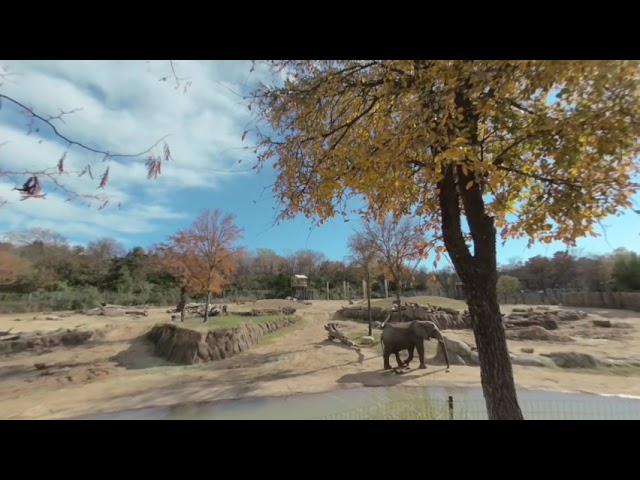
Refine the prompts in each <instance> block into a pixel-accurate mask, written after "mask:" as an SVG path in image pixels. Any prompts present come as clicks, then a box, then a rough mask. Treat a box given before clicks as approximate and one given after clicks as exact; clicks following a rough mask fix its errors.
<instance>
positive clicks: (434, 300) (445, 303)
mask: <svg viewBox="0 0 640 480" xmlns="http://www.w3.org/2000/svg"><path fill="white" fill-rule="evenodd" d="M394 300H395V297H393V298H391V297H389V298H382V299H379V300H372V301H371V306H373V307H383V308H385V307H390V306H391V305H392V304H393V301H394ZM402 301H403V302H405V301H406V302H411V303H418V304H420V305H425V304H427V303H428V304H429V305H433V306H434V307H443V308H455V309H458V310H466V309H467V304H466V303H465V302H463V301H461V300H455V299H453V298H446V297H430V296H421V297H402Z"/></svg>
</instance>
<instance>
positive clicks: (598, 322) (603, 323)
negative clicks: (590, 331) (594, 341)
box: [593, 320, 611, 328]
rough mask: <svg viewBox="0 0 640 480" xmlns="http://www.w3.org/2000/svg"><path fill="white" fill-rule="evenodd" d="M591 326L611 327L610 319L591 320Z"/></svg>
mask: <svg viewBox="0 0 640 480" xmlns="http://www.w3.org/2000/svg"><path fill="white" fill-rule="evenodd" d="M593 326H594V327H603V328H611V320H593Z"/></svg>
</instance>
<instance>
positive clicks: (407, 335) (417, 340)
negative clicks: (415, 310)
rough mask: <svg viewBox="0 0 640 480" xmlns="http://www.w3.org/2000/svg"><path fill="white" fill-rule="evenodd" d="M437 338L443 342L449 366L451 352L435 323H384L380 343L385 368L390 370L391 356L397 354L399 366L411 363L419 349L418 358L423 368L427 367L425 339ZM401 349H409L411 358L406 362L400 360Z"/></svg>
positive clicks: (420, 321) (421, 321) (418, 321)
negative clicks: (425, 361)
mask: <svg viewBox="0 0 640 480" xmlns="http://www.w3.org/2000/svg"><path fill="white" fill-rule="evenodd" d="M431 338H435V339H436V340H437V341H438V342H439V343H441V344H442V347H443V349H444V358H445V360H446V362H447V368H449V366H450V365H449V352H447V345H446V344H445V342H444V339H443V338H442V334H441V333H440V330H439V329H438V327H437V326H436V324H435V323H433V322H429V321H426V320H413V321H411V322H398V323H386V322H385V324H383V325H382V335H381V336H380V343H381V344H382V352H383V353H382V356H383V358H384V369H385V370H390V369H391V364H390V363H389V357H390V356H391V354H392V353H393V354H395V356H396V361H397V362H398V368H403V367H406V366H407V365H409V363H410V362H411V360H413V352H414V350H415V349H417V350H418V358H419V359H420V367H419V368H421V369H425V368H427V366H426V365H425V363H424V341H425V340H429V339H431ZM401 350H408V351H409V358H407V360H406V361H405V362H402V361H401V360H400V355H399V352H400V351H401Z"/></svg>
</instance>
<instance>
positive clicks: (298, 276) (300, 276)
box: [294, 275, 307, 278]
mask: <svg viewBox="0 0 640 480" xmlns="http://www.w3.org/2000/svg"><path fill="white" fill-rule="evenodd" d="M294 277H296V278H307V276H306V275H294Z"/></svg>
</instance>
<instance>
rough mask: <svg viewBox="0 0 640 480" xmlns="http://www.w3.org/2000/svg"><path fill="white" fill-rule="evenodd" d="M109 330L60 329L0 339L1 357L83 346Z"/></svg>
mask: <svg viewBox="0 0 640 480" xmlns="http://www.w3.org/2000/svg"><path fill="white" fill-rule="evenodd" d="M107 330H109V328H105V329H102V330H72V329H64V330H63V329H60V330H57V331H55V332H28V333H19V334H15V335H7V336H3V337H0V355H8V354H12V353H19V352H23V351H25V350H35V351H37V352H38V351H41V350H47V349H51V348H55V347H60V346H65V347H71V346H75V345H82V344H84V343H87V342H90V341H92V340H95V339H97V338H100V337H102V336H103V335H104V333H105V332H106V331H107Z"/></svg>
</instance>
